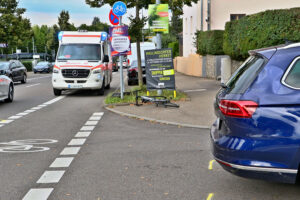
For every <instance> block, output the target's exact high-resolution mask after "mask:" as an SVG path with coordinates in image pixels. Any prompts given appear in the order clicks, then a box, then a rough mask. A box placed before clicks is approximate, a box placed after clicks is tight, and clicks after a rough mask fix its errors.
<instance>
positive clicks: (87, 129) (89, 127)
mask: <svg viewBox="0 0 300 200" xmlns="http://www.w3.org/2000/svg"><path fill="white" fill-rule="evenodd" d="M94 128H95V126H83V127H81V129H80V131H93V130H94Z"/></svg>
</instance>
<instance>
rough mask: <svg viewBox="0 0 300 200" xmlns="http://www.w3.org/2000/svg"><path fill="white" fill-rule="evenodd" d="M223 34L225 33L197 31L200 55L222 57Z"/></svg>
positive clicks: (197, 44) (219, 31)
mask: <svg viewBox="0 0 300 200" xmlns="http://www.w3.org/2000/svg"><path fill="white" fill-rule="evenodd" d="M223 34H224V31H221V30H214V31H197V32H196V41H195V44H196V48H197V53H198V54H200V55H207V54H210V55H222V54H224V51H223Z"/></svg>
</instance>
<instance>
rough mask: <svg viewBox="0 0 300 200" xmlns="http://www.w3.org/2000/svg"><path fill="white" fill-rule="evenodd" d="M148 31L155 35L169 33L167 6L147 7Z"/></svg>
mask: <svg viewBox="0 0 300 200" xmlns="http://www.w3.org/2000/svg"><path fill="white" fill-rule="evenodd" d="M148 15H149V26H150V30H151V31H153V32H157V33H169V5H168V4H150V5H149V7H148Z"/></svg>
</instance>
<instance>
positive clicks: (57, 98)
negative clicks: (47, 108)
mask: <svg viewBox="0 0 300 200" xmlns="http://www.w3.org/2000/svg"><path fill="white" fill-rule="evenodd" d="M63 98H65V96H60V97H56V98H55V99H52V100H50V101H47V102H46V103H44V105H50V104H53V103H55V102H57V101H59V100H61V99H63Z"/></svg>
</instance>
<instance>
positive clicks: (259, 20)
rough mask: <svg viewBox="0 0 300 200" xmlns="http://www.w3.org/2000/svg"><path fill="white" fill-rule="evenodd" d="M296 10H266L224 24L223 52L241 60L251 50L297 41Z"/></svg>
mask: <svg viewBox="0 0 300 200" xmlns="http://www.w3.org/2000/svg"><path fill="white" fill-rule="evenodd" d="M299 19H300V8H292V9H284V10H268V11H265V12H261V13H257V14H254V15H249V16H246V17H243V18H242V19H240V20H238V21H232V22H228V23H226V27H225V33H224V45H223V48H224V52H225V53H226V54H228V55H230V56H231V57H232V58H234V59H238V60H243V59H245V58H246V57H248V51H249V50H251V49H258V48H264V47H269V46H274V45H278V44H283V43H285V41H286V40H290V41H300V32H299V30H300V20H299Z"/></svg>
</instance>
